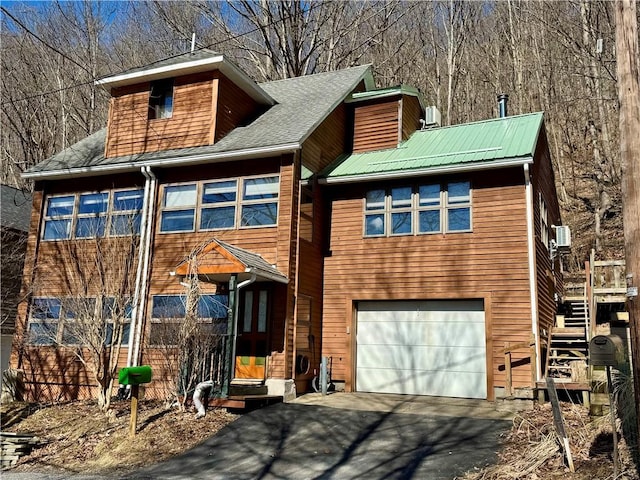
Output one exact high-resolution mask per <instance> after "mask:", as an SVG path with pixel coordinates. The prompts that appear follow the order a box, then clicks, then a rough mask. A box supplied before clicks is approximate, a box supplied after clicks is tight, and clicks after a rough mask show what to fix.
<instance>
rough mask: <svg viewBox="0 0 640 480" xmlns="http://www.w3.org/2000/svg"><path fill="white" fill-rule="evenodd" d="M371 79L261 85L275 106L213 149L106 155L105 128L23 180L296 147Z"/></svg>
mask: <svg viewBox="0 0 640 480" xmlns="http://www.w3.org/2000/svg"><path fill="white" fill-rule="evenodd" d="M367 75H370V67H369V66H368V65H364V66H359V67H352V68H347V69H344V70H338V71H335V72H326V73H318V74H315V75H308V76H305V77H296V78H289V79H285V80H277V81H272V82H265V83H261V84H259V86H260V88H262V89H263V90H264V91H265V92H266V93H267V94H269V95H270V96H271V97H273V98H274V99H275V100H276V102H277V104H276V105H274V106H272V107H270V108H269V109H268V110H267V111H266V112H265V113H264V114H262V115H261V116H260V117H258V118H257V119H256V120H255V121H254V122H252V123H251V124H249V125H247V126H244V127H238V128H236V129H234V130H233V131H231V132H230V133H229V134H228V135H227V136H225V137H224V138H223V139H221V140H220V141H218V142H217V143H215V144H214V145H206V146H202V147H191V148H182V149H175V150H165V151H161V152H151V153H143V154H138V155H127V156H121V157H112V158H105V157H104V146H105V138H106V129H102V130H99V131H98V132H96V133H94V134H93V135H90V136H89V137H87V138H85V139H83V140H81V141H79V142H78V143H76V144H75V145H72V146H71V147H69V148H67V149H66V150H63V151H62V152H60V153H58V154H56V155H54V156H53V157H50V158H49V159H47V160H44V161H42V162H40V163H39V164H37V165H35V166H34V167H32V168H31V169H29V170H28V171H27V172H26V174H25V177H26V178H29V177H46V176H47V175H50V176H56V175H65V174H74V173H81V172H83V171H91V170H93V171H100V170H104V171H105V173H106V171H108V170H134V169H137V168H139V167H140V166H142V165H149V166H153V165H154V164H159V163H165V164H166V162H167V161H175V162H176V163H177V164H179V163H180V159H181V158H184V157H193V156H197V157H198V158H199V160H198V161H202V162H206V161H207V160H208V159H210V158H215V157H216V156H222V155H225V154H231V153H233V152H236V151H242V150H250V149H256V150H260V149H265V148H270V147H272V148H279V147H283V148H284V147H286V146H289V147H290V148H291V149H295V148H298V147H299V146H300V144H301V143H302V142H303V141H304V140H306V138H307V137H308V136H309V135H310V134H311V132H312V131H313V130H314V128H315V127H317V126H318V125H319V124H320V123H321V122H322V120H324V119H325V118H326V116H327V115H328V114H329V113H330V112H331V111H332V110H333V109H334V108H335V107H336V106H337V105H338V104H340V102H342V101H343V100H344V98H345V97H346V96H347V95H348V94H349V93H351V91H352V90H353V89H354V88H355V87H356V86H357V85H358V83H359V82H360V81H362V80H363V79H365V77H367Z"/></svg>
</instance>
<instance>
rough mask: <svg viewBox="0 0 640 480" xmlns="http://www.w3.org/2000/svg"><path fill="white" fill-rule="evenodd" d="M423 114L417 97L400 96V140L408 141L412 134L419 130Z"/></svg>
mask: <svg viewBox="0 0 640 480" xmlns="http://www.w3.org/2000/svg"><path fill="white" fill-rule="evenodd" d="M423 116H424V112H423V111H422V107H421V106H420V101H419V100H418V98H417V97H414V96H411V95H403V96H402V140H406V139H408V138H409V137H410V136H411V135H412V134H413V132H415V131H416V130H419V129H420V127H421V125H420V119H421V118H423Z"/></svg>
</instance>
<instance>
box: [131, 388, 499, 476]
mask: <svg viewBox="0 0 640 480" xmlns="http://www.w3.org/2000/svg"><path fill="white" fill-rule="evenodd" d="M342 395H343V396H342V397H334V398H339V401H338V404H339V407H340V408H336V406H325V405H323V404H318V403H322V402H313V401H312V402H304V401H303V402H296V403H287V404H277V405H272V406H270V407H267V408H263V409H261V410H256V411H253V412H251V413H248V414H245V415H243V416H242V417H241V418H239V419H238V420H236V421H235V422H233V423H232V424H230V425H228V426H227V427H225V428H224V429H222V430H221V431H220V432H218V434H216V435H214V436H213V437H211V438H209V439H208V440H206V441H205V442H203V443H202V444H200V445H199V446H197V447H195V448H193V449H191V450H189V451H187V452H185V453H184V454H182V455H179V456H176V457H174V458H171V459H170V460H167V461H165V462H163V463H160V464H157V465H154V466H153V467H150V468H147V469H145V470H141V471H138V472H135V473H132V474H130V475H126V476H124V477H123V478H127V479H138V480H143V479H144V480H147V479H149V480H151V479H172V480H173V479H243V480H244V479H292V480H295V479H356V478H359V479H367V480H369V479H411V478H415V479H425V480H439V479H443V480H444V479H447V480H451V479H453V478H455V477H456V476H457V475H461V474H462V473H463V472H465V471H467V470H469V469H472V468H474V467H482V466H485V465H487V464H490V463H493V462H494V461H495V459H496V451H497V450H498V449H499V439H500V436H501V434H503V433H505V432H506V431H508V430H509V428H510V427H511V421H510V420H508V419H506V420H505V419H504V417H505V416H504V415H479V416H478V415H476V416H474V417H471V416H457V415H460V414H462V415H464V413H462V412H472V411H473V409H471V408H468V407H462V409H461V410H460V411H459V412H458V414H454V415H452V414H451V412H450V410H451V409H450V408H447V405H448V404H449V403H451V402H449V401H448V400H445V401H444V402H443V403H442V408H438V406H437V405H435V406H433V405H431V406H429V405H423V406H422V408H421V405H420V404H419V403H418V404H417V406H416V403H415V402H412V401H411V397H409V398H406V397H402V398H400V399H398V400H395V399H394V400H393V401H390V402H386V403H385V402H384V401H383V402H378V403H379V404H380V403H382V404H384V405H385V408H381V409H379V410H373V409H351V408H345V407H348V405H349V403H351V404H352V406H353V408H358V407H359V405H358V397H348V395H349V394H342ZM361 398H365V397H361ZM366 398H367V399H368V400H369V403H370V404H375V403H376V400H375V397H373V400H371V398H372V397H366ZM384 398H386V397H383V399H384ZM327 404H331V403H327ZM408 406H409V407H410V408H407V407H408ZM440 410H442V412H440ZM407 411H409V412H412V413H404V412H407ZM441 413H442V414H441ZM486 417H493V418H486ZM496 417H503V418H496Z"/></svg>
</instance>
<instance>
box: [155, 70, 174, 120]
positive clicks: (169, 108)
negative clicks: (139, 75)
mask: <svg viewBox="0 0 640 480" xmlns="http://www.w3.org/2000/svg"><path fill="white" fill-rule="evenodd" d="M172 115H173V79H172V78H171V79H168V80H158V81H156V82H151V91H150V92H149V120H155V119H160V118H171V116H172Z"/></svg>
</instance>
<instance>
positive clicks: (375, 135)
mask: <svg viewBox="0 0 640 480" xmlns="http://www.w3.org/2000/svg"><path fill="white" fill-rule="evenodd" d="M383 100H384V101H378V102H376V103H367V104H363V103H357V104H355V106H354V114H353V115H354V117H353V118H354V120H353V125H354V126H353V151H354V152H368V151H372V150H383V149H385V148H395V147H397V146H398V143H399V141H400V138H399V135H398V129H399V125H398V122H399V113H400V103H399V99H398V98H395V97H394V98H385V99H383Z"/></svg>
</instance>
